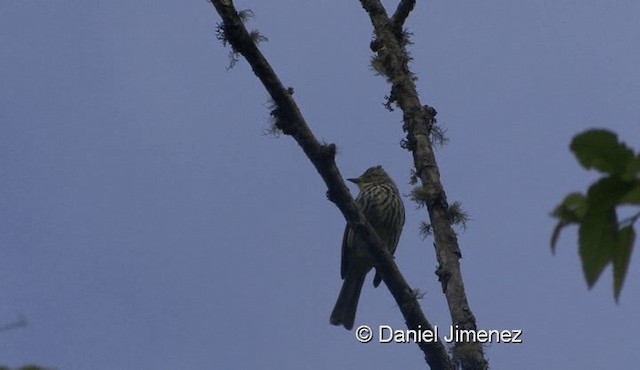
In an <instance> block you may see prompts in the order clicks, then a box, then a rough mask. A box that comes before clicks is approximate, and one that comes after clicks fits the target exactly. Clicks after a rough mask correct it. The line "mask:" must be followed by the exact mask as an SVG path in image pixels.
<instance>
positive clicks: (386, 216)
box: [330, 166, 404, 330]
mask: <svg viewBox="0 0 640 370" xmlns="http://www.w3.org/2000/svg"><path fill="white" fill-rule="evenodd" d="M348 180H349V181H351V182H353V183H355V184H356V185H358V188H359V189H360V194H358V197H357V198H356V204H357V205H358V207H359V208H360V209H361V210H362V212H363V213H364V215H365V217H366V218H367V220H369V223H370V224H371V226H373V228H374V229H375V230H376V233H377V234H378V236H380V239H382V241H383V242H384V243H385V245H386V246H387V248H389V252H390V253H391V254H393V253H394V252H395V251H396V247H397V246H398V240H399V239H400V233H401V232H402V227H403V226H404V205H403V204H402V199H401V198H400V192H399V191H398V188H397V187H396V184H395V183H394V182H393V180H391V178H390V177H389V175H387V173H386V172H385V171H384V170H383V169H382V167H381V166H376V167H371V168H369V169H368V170H366V171H365V173H364V174H362V176H360V177H358V178H355V179H348ZM371 268H373V258H372V257H371V255H370V254H369V250H368V248H367V245H366V243H364V241H363V240H362V239H361V238H359V237H358V236H356V233H355V232H354V231H353V230H352V229H351V228H350V227H349V225H347V226H346V227H345V230H344V236H343V238H342V265H341V267H340V274H341V276H342V279H344V282H343V283H342V289H340V295H339V296H338V301H337V302H336V305H335V307H334V308H333V312H331V319H330V322H331V324H333V325H343V326H344V327H345V328H346V329H347V330H351V329H352V328H353V322H354V320H355V317H356V309H357V308H358V300H359V299H360V292H361V291H362V285H363V284H364V278H365V277H366V276H367V273H368V272H369V271H370V270H371ZM381 281H382V278H381V277H380V275H379V274H378V272H377V271H376V275H375V277H374V279H373V286H374V287H377V286H378V285H380V282H381Z"/></svg>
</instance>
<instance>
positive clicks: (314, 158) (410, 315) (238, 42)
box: [210, 0, 453, 369]
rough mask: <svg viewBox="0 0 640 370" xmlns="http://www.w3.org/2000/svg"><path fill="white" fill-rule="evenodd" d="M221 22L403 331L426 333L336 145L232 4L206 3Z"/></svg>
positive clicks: (431, 347) (441, 359)
mask: <svg viewBox="0 0 640 370" xmlns="http://www.w3.org/2000/svg"><path fill="white" fill-rule="evenodd" d="M210 1H211V3H212V4H213V5H214V6H215V8H216V10H217V12H218V14H220V17H221V18H222V20H223V24H222V25H221V29H222V30H223V31H224V33H225V40H226V41H228V42H229V43H230V44H231V46H232V47H233V49H234V50H235V51H237V52H238V53H240V54H242V55H243V56H244V57H245V59H246V60H247V61H248V62H249V64H250V65H251V67H252V69H253V71H254V73H255V74H256V76H257V77H258V78H259V79H260V81H262V84H263V85H264V86H265V88H266V89H267V91H268V93H269V94H270V96H271V99H272V100H273V102H274V104H275V107H276V108H275V109H276V110H277V111H276V112H274V113H272V114H274V115H277V119H276V120H275V124H276V126H277V128H278V129H279V130H281V131H282V133H284V134H285V135H290V136H292V137H293V138H294V139H295V140H296V142H297V143H298V145H300V147H301V148H302V150H303V151H304V152H305V154H306V155H307V157H308V158H309V160H310V161H311V162H312V163H313V165H314V166H315V167H316V170H317V171H318V173H319V174H320V176H322V179H323V180H324V182H325V183H326V184H327V187H328V191H327V197H328V198H329V200H331V201H332V202H333V203H335V204H336V206H337V207H338V208H339V209H340V211H341V212H342V214H343V216H344V217H345V219H346V220H347V222H348V223H349V225H350V226H351V227H352V228H353V229H354V230H355V231H356V233H358V234H359V235H360V237H362V238H363V239H364V240H365V242H366V243H367V245H368V246H369V248H370V252H371V255H372V257H373V260H374V263H375V267H376V270H377V271H378V272H379V273H380V274H381V276H382V279H383V280H384V282H385V284H386V285H387V287H388V288H389V291H390V292H391V294H392V295H393V296H394V298H395V300H396V302H397V303H398V306H399V308H400V310H401V312H402V314H403V315H404V317H405V319H406V322H407V327H408V328H409V329H413V330H429V329H433V326H432V325H431V323H429V321H428V320H427V319H426V317H425V316H424V314H423V313H422V311H421V309H420V305H419V303H418V301H417V299H416V296H415V294H414V293H413V290H412V289H411V287H409V285H408V284H407V282H406V281H405V279H404V277H403V276H402V275H401V274H400V271H399V270H398V267H397V266H396V264H395V262H394V260H393V257H392V256H391V254H390V253H389V252H388V250H387V248H386V247H385V245H384V243H383V242H382V240H381V239H380V237H379V236H378V235H377V234H376V232H375V230H374V229H373V228H372V227H371V225H370V224H369V222H368V221H367V220H366V218H365V217H364V215H363V214H362V212H361V211H360V210H359V209H358V207H357V206H356V203H355V201H354V200H353V197H351V194H350V193H349V190H348V188H347V186H346V185H345V183H344V180H343V179H342V176H341V175H340V171H339V170H338V168H337V166H336V164H335V161H334V157H335V153H336V146H335V145H334V144H328V145H327V144H321V143H320V142H318V140H317V139H316V138H315V136H314V135H313V133H312V132H311V130H310V128H309V126H308V125H307V123H306V121H305V120H304V118H303V116H302V114H301V113H300V110H299V109H298V106H297V105H296V103H295V101H294V100H293V98H292V95H291V93H290V91H291V90H289V89H287V88H285V87H284V85H283V84H282V83H281V82H280V79H279V78H278V77H277V75H276V74H275V72H274V71H273V69H272V68H271V66H270V65H269V63H268V62H267V60H266V59H265V57H264V56H263V55H262V53H261V52H260V50H258V48H257V47H256V45H255V44H254V42H253V41H252V40H251V37H250V35H249V33H248V32H247V30H246V29H245V27H244V25H243V23H242V21H241V20H240V18H239V17H238V13H237V11H236V9H235V8H234V6H233V4H232V2H231V1H230V0H210ZM417 344H418V346H419V347H420V348H421V349H422V351H423V352H424V354H425V358H426V360H427V362H428V363H429V365H430V366H431V367H432V368H434V369H453V365H452V363H451V360H450V358H449V356H448V354H447V352H446V349H445V348H444V345H443V344H442V343H441V342H440V341H435V342H432V343H427V342H422V341H419V343H417Z"/></svg>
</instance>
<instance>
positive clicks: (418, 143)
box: [360, 0, 488, 369]
mask: <svg viewBox="0 0 640 370" xmlns="http://www.w3.org/2000/svg"><path fill="white" fill-rule="evenodd" d="M360 3H361V4H362V7H363V8H364V9H365V11H366V12H367V13H368V15H369V18H371V24H372V25H373V28H374V31H375V39H374V41H372V43H371V49H372V50H373V51H374V52H375V53H377V55H376V56H375V59H376V61H377V66H378V68H377V69H376V70H377V71H378V72H380V71H381V74H383V75H384V76H385V77H386V79H387V81H389V83H390V84H391V95H390V96H391V97H392V98H393V99H392V101H393V103H395V104H397V105H398V106H399V107H400V109H401V110H402V112H403V121H404V126H403V129H404V130H405V132H406V133H407V137H406V139H405V147H406V148H407V149H408V150H410V151H411V152H412V153H413V160H414V166H415V174H416V175H417V176H418V177H419V178H420V180H421V183H422V190H421V191H420V196H421V201H423V202H424V204H425V205H426V206H427V210H428V212H429V217H430V220H431V224H430V225H431V229H430V230H431V231H432V232H433V234H434V239H435V246H436V255H437V258H438V263H439V266H438V269H437V271H436V273H437V275H438V276H439V280H440V282H441V284H442V290H443V292H444V294H445V296H446V299H447V302H448V305H449V313H450V315H451V321H452V324H453V325H458V327H459V328H462V329H467V330H476V329H477V327H476V320H475V317H474V316H473V313H472V311H471V308H470V307H469V303H468V301H467V297H466V293H465V290H464V283H463V280H462V273H461V271H460V261H459V259H460V258H461V253H460V249H459V247H458V240H457V237H456V234H455V232H454V231H453V228H452V225H451V219H450V217H449V211H448V210H449V204H448V203H447V198H446V194H445V191H444V188H443V186H442V183H441V182H440V172H439V170H438V165H437V162H436V158H435V154H434V150H433V143H432V140H431V139H430V138H431V137H432V134H433V128H434V124H435V115H436V111H435V109H433V108H431V107H428V106H426V105H423V104H422V103H421V102H420V98H419V96H418V92H417V89H416V85H415V80H416V79H415V77H414V76H413V74H412V73H411V71H410V69H409V62H410V60H411V58H410V56H409V54H408V53H407V51H406V49H405V48H404V46H405V42H403V40H400V39H399V38H398V36H397V29H396V27H394V23H393V22H391V21H390V20H389V18H388V16H387V13H386V11H385V9H384V7H383V6H382V4H381V3H380V1H379V0H360ZM401 5H402V3H401ZM399 14H400V13H398V19H399V18H400V16H399ZM462 346H463V347H464V348H462ZM458 347H461V348H460V350H459V351H457V350H456V349H457V348H458ZM463 349H464V350H463ZM454 353H457V354H458V356H459V360H460V365H461V366H462V368H463V369H487V368H488V364H487V361H486V359H485V358H484V351H483V348H482V345H481V344H480V343H456V348H454Z"/></svg>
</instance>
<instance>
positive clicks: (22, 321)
mask: <svg viewBox="0 0 640 370" xmlns="http://www.w3.org/2000/svg"><path fill="white" fill-rule="evenodd" d="M25 326H27V319H26V318H25V317H24V316H22V314H20V315H18V319H17V320H15V321H12V322H9V323H6V324H3V325H0V332H3V331H8V330H13V329H18V328H23V327H25Z"/></svg>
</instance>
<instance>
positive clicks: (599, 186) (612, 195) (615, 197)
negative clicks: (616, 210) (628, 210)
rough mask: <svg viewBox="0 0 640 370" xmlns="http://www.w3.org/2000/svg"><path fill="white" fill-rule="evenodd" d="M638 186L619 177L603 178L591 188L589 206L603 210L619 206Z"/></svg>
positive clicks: (588, 195)
mask: <svg viewBox="0 0 640 370" xmlns="http://www.w3.org/2000/svg"><path fill="white" fill-rule="evenodd" d="M636 186H638V185H637V184H635V183H633V182H630V181H625V180H622V179H621V178H620V177H618V176H608V177H603V178H601V179H600V180H598V181H596V182H595V183H593V185H591V186H590V187H589V190H588V191H587V206H588V207H601V208H610V207H615V206H618V205H620V204H621V200H622V199H625V198H626V197H628V196H629V193H630V192H631V191H632V190H634V188H635V187H636Z"/></svg>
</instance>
